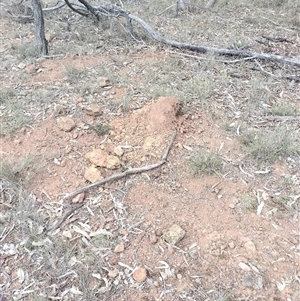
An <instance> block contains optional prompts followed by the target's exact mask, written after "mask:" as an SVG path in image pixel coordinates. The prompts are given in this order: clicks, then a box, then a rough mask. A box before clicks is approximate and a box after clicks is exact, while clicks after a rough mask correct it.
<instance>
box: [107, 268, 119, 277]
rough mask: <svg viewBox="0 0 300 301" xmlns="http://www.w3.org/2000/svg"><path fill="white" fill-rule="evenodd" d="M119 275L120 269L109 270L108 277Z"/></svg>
mask: <svg viewBox="0 0 300 301" xmlns="http://www.w3.org/2000/svg"><path fill="white" fill-rule="evenodd" d="M118 275H119V270H118V269H113V270H111V271H109V272H108V277H109V278H116V277H117V276H118Z"/></svg>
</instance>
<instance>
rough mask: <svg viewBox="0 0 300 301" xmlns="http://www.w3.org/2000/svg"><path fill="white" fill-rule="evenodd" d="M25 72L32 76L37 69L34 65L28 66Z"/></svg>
mask: <svg viewBox="0 0 300 301" xmlns="http://www.w3.org/2000/svg"><path fill="white" fill-rule="evenodd" d="M25 70H26V73H28V74H34V73H36V72H37V68H36V67H35V66H34V65H28V66H27V67H26V69H25Z"/></svg>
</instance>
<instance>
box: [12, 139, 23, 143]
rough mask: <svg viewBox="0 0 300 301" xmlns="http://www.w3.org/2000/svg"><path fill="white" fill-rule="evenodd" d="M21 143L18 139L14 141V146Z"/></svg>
mask: <svg viewBox="0 0 300 301" xmlns="http://www.w3.org/2000/svg"><path fill="white" fill-rule="evenodd" d="M21 142H22V141H21V140H20V139H15V140H14V144H21Z"/></svg>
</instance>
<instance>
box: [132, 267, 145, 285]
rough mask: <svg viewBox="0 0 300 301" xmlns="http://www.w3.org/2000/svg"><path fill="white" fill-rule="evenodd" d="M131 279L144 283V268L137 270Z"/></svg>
mask: <svg viewBox="0 0 300 301" xmlns="http://www.w3.org/2000/svg"><path fill="white" fill-rule="evenodd" d="M132 277H133V279H134V280H135V281H137V282H144V281H145V280H146V278H147V270H146V269H144V268H138V269H136V270H135V271H134V272H133V274H132Z"/></svg>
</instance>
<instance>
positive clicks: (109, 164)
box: [105, 156, 121, 169]
mask: <svg viewBox="0 0 300 301" xmlns="http://www.w3.org/2000/svg"><path fill="white" fill-rule="evenodd" d="M120 165H121V163H120V159H119V158H118V157H116V156H107V160H106V166H105V167H106V168H108V169H117V168H119V167H120Z"/></svg>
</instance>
